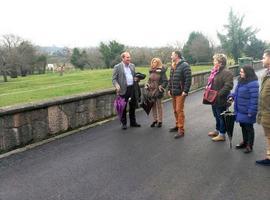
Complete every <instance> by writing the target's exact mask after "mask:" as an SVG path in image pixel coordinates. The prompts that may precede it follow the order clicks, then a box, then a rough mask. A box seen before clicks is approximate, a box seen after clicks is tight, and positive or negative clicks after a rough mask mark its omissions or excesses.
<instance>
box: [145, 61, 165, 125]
mask: <svg viewBox="0 0 270 200" xmlns="http://www.w3.org/2000/svg"><path fill="white" fill-rule="evenodd" d="M167 85H168V79H167V75H166V68H165V67H164V66H163V65H162V62H161V60H160V59H159V58H153V59H152V60H151V64H150V69H149V79H148V82H147V83H146V85H145V88H146V95H147V97H148V98H150V99H151V100H152V101H153V102H154V105H153V107H152V114H153V122H152V124H151V125H150V127H155V126H157V127H161V126H162V118H163V108H162V97H163V95H164V91H165V89H166V87H167Z"/></svg>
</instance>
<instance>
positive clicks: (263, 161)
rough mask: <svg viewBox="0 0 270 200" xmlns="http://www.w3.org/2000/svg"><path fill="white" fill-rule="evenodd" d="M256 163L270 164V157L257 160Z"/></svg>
mask: <svg viewBox="0 0 270 200" xmlns="http://www.w3.org/2000/svg"><path fill="white" fill-rule="evenodd" d="M256 163H257V164H259V165H264V166H270V159H268V158H266V159H264V160H256Z"/></svg>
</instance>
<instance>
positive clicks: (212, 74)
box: [206, 66, 219, 88]
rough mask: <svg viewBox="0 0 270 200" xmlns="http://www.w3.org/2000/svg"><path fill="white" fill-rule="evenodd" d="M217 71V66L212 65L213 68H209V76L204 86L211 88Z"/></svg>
mask: <svg viewBox="0 0 270 200" xmlns="http://www.w3.org/2000/svg"><path fill="white" fill-rule="evenodd" d="M218 72H219V67H218V66H214V67H213V69H212V70H211V74H210V76H209V77H208V80H207V86H206V88H211V86H212V83H213V81H214V78H215V76H216V75H217V73H218Z"/></svg>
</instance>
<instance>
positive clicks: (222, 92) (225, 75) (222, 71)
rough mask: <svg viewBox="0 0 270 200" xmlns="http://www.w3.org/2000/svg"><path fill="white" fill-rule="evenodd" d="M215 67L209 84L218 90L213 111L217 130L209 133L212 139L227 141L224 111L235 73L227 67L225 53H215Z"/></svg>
mask: <svg viewBox="0 0 270 200" xmlns="http://www.w3.org/2000/svg"><path fill="white" fill-rule="evenodd" d="M213 63H214V67H213V69H212V70H211V74H210V76H209V78H208V83H207V85H211V86H210V87H211V89H212V90H215V91H217V96H216V100H215V102H214V103H213V104H212V112H213V115H214V117H215V120H216V130H215V131H211V132H209V133H208V136H210V137H212V141H214V142H220V141H225V132H226V130H225V124H224V122H223V119H222V116H221V115H220V114H221V113H222V112H224V111H225V110H226V104H227V96H228V95H229V94H230V91H231V89H232V88H233V74H232V73H231V72H230V70H228V69H227V68H226V64H227V56H226V55H224V54H215V55H214V56H213Z"/></svg>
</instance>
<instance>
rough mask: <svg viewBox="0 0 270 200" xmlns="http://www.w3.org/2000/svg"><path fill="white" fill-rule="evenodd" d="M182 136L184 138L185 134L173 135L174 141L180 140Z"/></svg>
mask: <svg viewBox="0 0 270 200" xmlns="http://www.w3.org/2000/svg"><path fill="white" fill-rule="evenodd" d="M184 136H185V133H183V132H179V133H177V134H175V135H174V139H178V138H181V137H184Z"/></svg>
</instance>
